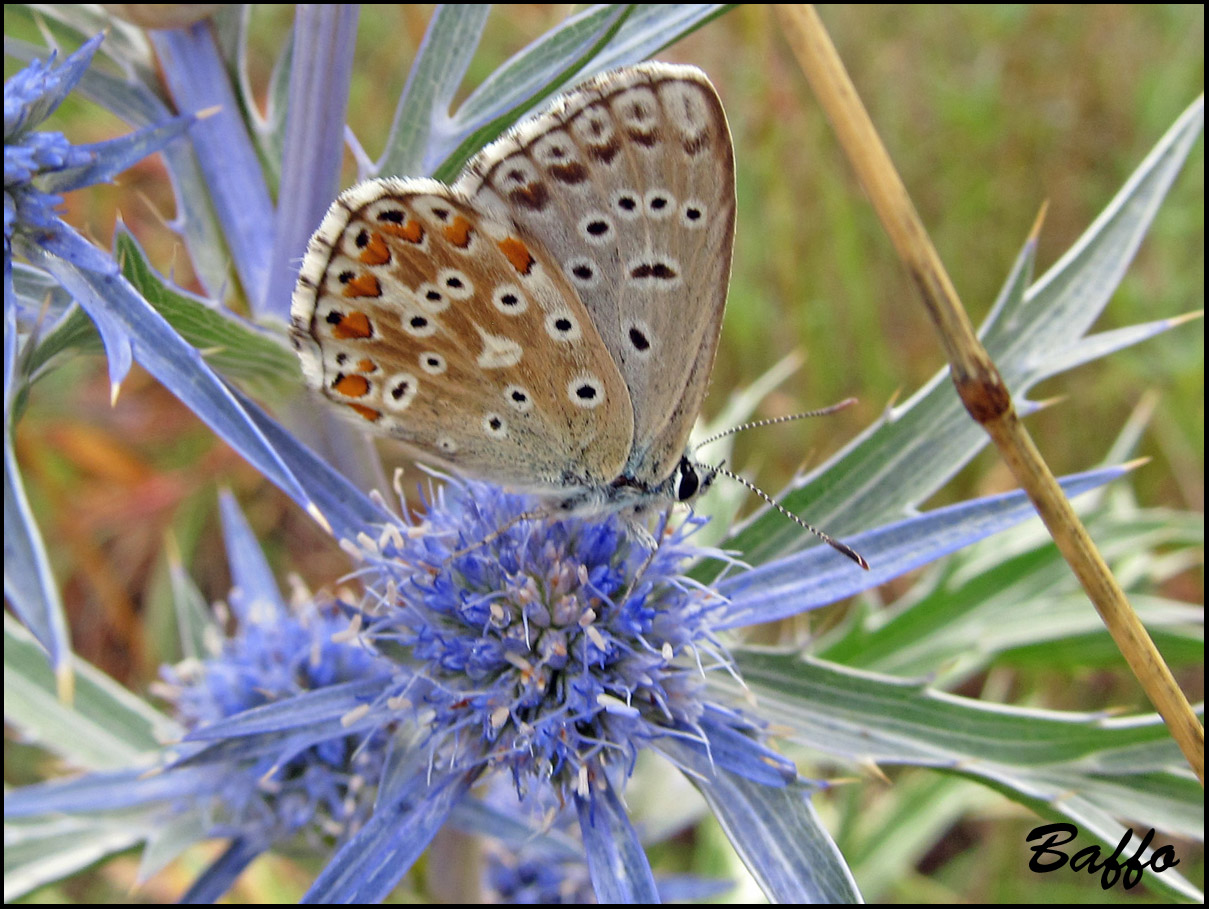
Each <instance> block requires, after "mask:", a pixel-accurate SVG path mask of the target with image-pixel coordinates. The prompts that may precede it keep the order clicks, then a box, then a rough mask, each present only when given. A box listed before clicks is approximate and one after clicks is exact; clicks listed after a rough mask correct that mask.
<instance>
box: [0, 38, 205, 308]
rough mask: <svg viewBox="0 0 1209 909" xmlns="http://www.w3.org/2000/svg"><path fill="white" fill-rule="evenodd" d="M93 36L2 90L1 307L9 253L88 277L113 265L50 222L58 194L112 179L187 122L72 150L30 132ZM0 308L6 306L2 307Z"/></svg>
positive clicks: (63, 91)
mask: <svg viewBox="0 0 1209 909" xmlns="http://www.w3.org/2000/svg"><path fill="white" fill-rule="evenodd" d="M104 37H105V36H104V35H96V36H95V37H93V38H91V39H90V40H88V41H87V42H85V43H84V44H83V45H82V46H81V47H80V49H79V50H77V51H76V52H75V53H73V54H71V55H70V56H68V57H67V58H66V59H65V60H64V61H63V62H62V64H60V65H58V66H55V59H56V56H57V54H56V53H53V52H52V53H51V55H50V57H49V59H47V60H45V61H42V60H35V61H33V62H32V63H30V65H29V66H28V67H26V68H25V69H23V70H22V71H21V72H19V73H17V74H16V75H15V76H13V77H12V78H11V79H9V80H8V81H7V82H5V83H4V272H5V299H6V301H7V300H10V299H12V293H11V280H12V279H11V272H12V257H13V253H14V251H19V252H21V253H23V254H24V255H25V256H26V258H29V259H30V260H31V261H37V262H38V264H43V265H44V264H45V263H44V262H43V261H42V259H43V257H42V256H41V255H39V254H38V252H37V250H39V248H40V249H41V250H43V251H45V252H46V253H50V254H51V255H52V256H55V257H60V258H63V259H66V260H67V261H69V262H71V263H73V264H75V265H77V266H79V267H80V268H84V269H87V270H89V271H93V272H99V273H102V274H116V272H117V264H116V263H115V262H114V261H113V259H111V258H110V257H109V256H107V255H105V254H104V253H102V252H101V251H100V250H98V249H96V247H94V246H93V245H92V244H91V243H89V242H88V241H87V240H85V239H84V238H83V237H81V236H80V235H79V234H78V233H77V232H76V231H75V229H74V228H72V227H71V226H70V225H68V224H67V223H66V222H64V221H63V220H62V219H61V218H60V217H59V215H58V209H59V206H60V205H62V203H63V198H62V196H61V195H59V193H63V192H68V191H70V190H73V189H80V188H81V187H85V186H90V185H92V184H94V183H100V182H103V181H106V180H111V179H113V177H114V176H116V175H117V174H118V173H120V172H121V171H123V170H125V169H126V168H127V167H129V166H130V165H131V164H133V163H134V162H136V161H138V160H139V159H140V158H143V157H145V156H146V155H149V154H151V153H152V152H154V151H156V150H158V149H159V148H161V147H162V146H163V145H165V144H166V143H167V142H169V141H171V140H172V139H173V138H175V137H176V136H177V135H179V134H180V133H181V132H183V131H184V130H185V129H186V128H187V127H188V126H189V125H190V124H191V123H192V122H193V119H194V118H193V117H176V118H173V119H171V120H168V121H166V122H165V123H162V124H157V125H156V126H152V127H148V128H146V129H142V130H138V131H136V132H134V133H131V134H129V135H127V136H123V137H121V138H119V139H112V140H110V141H108V142H100V143H96V144H93V145H84V146H75V145H72V144H71V143H70V142H69V141H68V140H67V138H66V137H65V136H64V135H63V134H62V133H59V132H43V131H36V128H37V127H38V126H39V125H40V124H41V123H42V122H43V121H44V120H45V119H46V118H47V117H49V116H50V115H51V114H52V113H53V112H54V111H55V109H56V108H57V107H58V106H59V105H60V104H61V103H62V102H63V99H64V98H66V97H67V95H68V94H69V93H70V92H71V91H72V89H74V88H75V87H76V84H77V83H78V82H79V81H80V79H81V78H83V76H84V73H85V71H86V70H87V69H88V67H89V64H91V62H92V58H93V55H94V54H95V53H96V51H97V48H98V47H100V45H101V42H102V41H103V40H104ZM6 305H7V304H6Z"/></svg>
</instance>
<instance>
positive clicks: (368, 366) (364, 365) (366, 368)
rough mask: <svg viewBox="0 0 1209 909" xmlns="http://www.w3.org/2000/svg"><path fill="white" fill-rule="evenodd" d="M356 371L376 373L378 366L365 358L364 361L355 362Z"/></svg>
mask: <svg viewBox="0 0 1209 909" xmlns="http://www.w3.org/2000/svg"><path fill="white" fill-rule="evenodd" d="M357 370H358V372H377V371H378V364H377V363H375V362H374V361H373V360H371V359H370V358H369V357H366V358H365V359H364V360H358V361H357Z"/></svg>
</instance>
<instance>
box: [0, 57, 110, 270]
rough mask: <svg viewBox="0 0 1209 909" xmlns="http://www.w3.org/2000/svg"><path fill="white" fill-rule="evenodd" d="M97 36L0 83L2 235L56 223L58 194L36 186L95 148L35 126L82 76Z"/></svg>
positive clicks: (82, 161) (89, 156)
mask: <svg viewBox="0 0 1209 909" xmlns="http://www.w3.org/2000/svg"><path fill="white" fill-rule="evenodd" d="M100 43H101V36H100V35H98V36H97V37H96V38H93V39H92V40H91V41H89V42H88V43H87V44H85V45H84V46H83V47H81V48H80V49H79V50H78V51H76V52H75V53H74V54H72V55H71V56H70V57H68V58H67V59H66V60H65V61H64V62H63V64H62V65H61V66H55V65H54V61H55V54H51V56H50V59H49V60H46V61H42V60H35V61H33V62H32V63H30V65H29V66H28V67H26V68H25V69H23V70H21V71H20V72H19V73H17V74H16V75H14V76H13V77H12V78H11V79H9V80H8V81H7V82H5V83H4V240H5V244H6V247H7V246H10V245H11V241H12V236H13V233H14V231H16V230H17V229H18V228H19V227H20V228H24V229H25V230H27V231H30V232H33V233H36V232H50V231H53V230H54V229H55V225H56V222H57V221H58V215H57V214H56V210H57V208H58V206H59V205H61V204H62V202H63V199H62V197H60V196H58V195H55V194H54V193H52V192H47V191H46V190H45V188H43V187H40V185H39V184H40V183H41V182H42V180H40V179H39V178H40V177H42V176H43V175H45V174H50V173H55V172H58V171H64V170H67V169H69V168H80V167H85V166H87V165H89V164H91V163H92V162H93V161H94V160H95V158H96V152H95V151H93V150H91V149H86V148H77V147H75V146H73V145H72V144H71V143H70V142H68V141H67V139H66V138H65V137H64V136H63V134H62V133H58V132H35V131H34V130H35V127H37V126H38V124H40V123H41V122H42V121H43V120H45V119H46V118H47V117H48V116H50V114H51V113H52V112H53V111H54V109H55V108H56V107H58V106H59V103H60V102H61V101H62V100H63V99H64V98H65V97H66V96H67V93H68V92H70V91H71V89H72V88H73V87H74V86H75V84H76V83H77V82H78V81H79V80H80V77H81V76H83V74H84V70H86V69H87V68H88V63H89V61H90V60H91V59H92V55H93V53H95V52H96V49H97V47H98V46H99V45H100Z"/></svg>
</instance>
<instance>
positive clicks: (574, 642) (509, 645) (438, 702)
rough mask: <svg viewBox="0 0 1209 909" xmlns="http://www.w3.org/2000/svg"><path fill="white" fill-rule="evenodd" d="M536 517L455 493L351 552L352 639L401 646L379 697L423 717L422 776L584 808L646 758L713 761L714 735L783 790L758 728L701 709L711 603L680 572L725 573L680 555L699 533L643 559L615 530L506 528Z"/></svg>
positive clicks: (639, 543) (722, 655) (501, 498)
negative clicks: (433, 772)
mask: <svg viewBox="0 0 1209 909" xmlns="http://www.w3.org/2000/svg"><path fill="white" fill-rule="evenodd" d="M534 507H535V502H534V501H533V500H531V499H529V498H526V497H524V496H519V495H513V494H509V493H506V492H504V491H503V490H501V489H499V488H497V487H494V486H489V485H486V484H482V483H475V482H469V481H459V480H450V481H449V482H448V483H447V485H446V486H445V487H444V489H443V490H442V491H441V492H439V493H438V494H437V498H436V501H435V502H434V504H433V505H432V507H430V508H428V510H427V512H426V516H425V520H424V522H423V523H422V524H420V525H413V526H410V527H407V528H404V530H400V529H399V528H396V527H392V526H390V525H386V526H385V527H384V530H383V532H382V534H381V535H380V539H379V541H378V542H377V543H376V544H373V545H365V544H366V543H368V542H369V541H363V544H362V548H361V553H360V554H361V557H362V559H363V562H364V567H363V569H362V571H361V577H362V581H363V582H364V583H366V585H367V588H368V591H369V592H368V594H367V600H366V614H367V625H366V628H365V630H364V635H365V637H366V638H367V639H368V640H370V641H371V642H373V643H374V644H375V645H376V646H378V647H380V648H381V649H383V650H384V651H385V652H390V648H391V647H396V648H397V647H403V648H406V651H404V652H405V653H406V654H407V656H406V658H405V663H406V665H407V667H408V672H407V673H405V674H404V675H403V676H402V677H401V679H400V680H399V681H398V682H397V683H396V687H395V688H394V689H392V691H390V692H389V693H387V694H386V696H385V697H386V699H388V700H389V701H390V703H391V704H396V705H397V704H406V705H407V707H408V709H409V710H411V711H413V715H414V714H417V713H419V712H421V711H422V712H424V714H425V716H426V725H427V728H428V730H429V732H428V737H429V742H428V747H429V748H430V750H431V752H432V754H433V763H434V765H435V766H438V767H440V768H441V769H443V770H445V771H447V772H467V771H473V772H478V771H481V770H482V769H485V768H487V767H490V768H492V769H506V770H507V771H508V772H509V773H511V775H512V777H513V779H514V781H515V785H516V788H517V791H518V795H522V796H523V795H525V794H526V793H528V792H529V790H530V787H531V786H533V785H535V784H540V785H541V786H552V787H554V789H555V790H556V791H557V793H558V794H559V796H560V798H568V799H569V798H571V797H572V796H579V797H580V798H584V799H588V800H589V801H591V800H592V799H593V794H594V792H595V790H596V787H597V786H598V785H609V783H606V782H605V781H606V779H610V778H611V779H612V781H613V784H616V783H620V782H622V781H623V780H624V778H625V777H626V776H628V775H629V773H630V772H631V771H632V769H633V766H634V761H635V759H636V757H637V754H638V752H639V750H641V749H642V748H644V747H645V746H646V745H647V744H649V743H651V742H653V741H657V740H659V739H662V738H666V737H675V738H679V739H684V740H686V741H689V742H696V743H699V744H701V745H702V746H703V747H704V748H706V749H707V750H708V748H709V741H710V732H711V730H712V729H713V728H714V727H715V726H716V725H718V724H722V725H725V726H727V727H728V728H730V729H731V730H732V731H734V732H737V733H739V734H740V735H741V736H743V737H747V738H748V740H749V741H750V743H751V744H750V750H749V753H748V754H747V755H746V759H747V760H749V761H750V762H751V763H752V769H751V772H752V773H755V774H757V775H759V776H760V777H761V778H764V777H766V776H767V770H768V767H769V766H770V765H771V766H775V767H778V768H779V770H780V771H781V773H782V774H783V776H784V780H783V781H788V780H792V779H793V778H794V775H795V774H794V770H793V766H792V764H791V763H790V762H788V761H786V760H784V759H782V758H779V757H778V756H776V755H775V754H774V753H772V752H771V751H769V750H768V749H767V748H765V747H764V746H763V745H761V744H759V740H760V738H761V737H762V732H761V729H760V725H759V724H758V723H757V722H755V721H753V720H750V719H747V718H744V717H743V716H742V715H740V714H738V713H735V712H733V711H730V710H729V709H727V708H725V707H723V706H722V705H718V704H713V703H711V702H710V700H709V698H708V697H707V694H706V689H705V678H706V676H707V674H708V673H711V672H716V671H719V670H727V669H728V668H729V662H728V659H727V656H726V651H725V648H724V647H723V646H722V644H721V643H720V642H719V641H718V640H717V638H716V637H715V636H714V635H713V633H712V631H711V628H712V626H713V624H714V621H715V616H716V613H717V611H718V608H719V607H720V606H721V605H722V604H723V602H724V601H723V599H722V598H720V597H719V596H718V595H717V593H716V592H714V591H712V590H710V589H709V588H706V587H704V586H701V585H698V584H696V583H695V582H693V581H691V580H690V579H688V578H687V577H686V576H684V574H683V568H684V566H685V564H686V563H690V562H693V561H696V560H699V559H700V558H702V557H706V556H714V557H723V554H722V553H720V552H718V551H716V550H712V549H704V548H701V547H697V546H695V545H693V544H692V543H691V542H690V538H691V537H692V535H693V533H694V532H695V531H696V530H697V528H698V527H699V526H700V525H701V524H702V523H704V522H703V521H702V520H700V519H695V518H694V519H690V520H688V521H687V522H685V523H684V524H683V525H681V526H680V527H678V528H676V529H672V528H669V527H667V526H666V525H665V524H661V526H660V527H659V532H658V536H659V537H660V538H661V543H660V544H659V545H658V546H656V547H655V548H653V549H652V548H651V546H650V545H649V544H648V541H647V540H646V538H645V535H643V534H635V533H633V532H632V530H631V528H629V527H628V526H627V525H626V523H625V522H624V521H623V520H622V519H621V518H619V517H618V516H616V515H612V516H606V517H603V518H600V519H598V520H595V521H585V520H580V519H575V518H568V519H564V520H541V521H533V520H517V519H518V518H519V517H520V516H521V515H524V514H526V513H530V514H531V513H532V512H533V509H534ZM501 527H502V528H504V529H503V530H502V531H500V530H499V528H501Z"/></svg>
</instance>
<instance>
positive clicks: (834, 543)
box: [708, 404, 869, 571]
mask: <svg viewBox="0 0 1209 909" xmlns="http://www.w3.org/2000/svg"><path fill="white" fill-rule="evenodd" d="M835 406H836V407H839V406H840V405H838V404H837V405H835ZM844 406H847V405H846V404H845V405H844ZM829 409H830V408H829ZM708 469H709V470H713V471H716V472H717V473H720V474H722V475H723V476H724V477H730V478H731V479H732V480H734V481H735V482H736V483H738V484H739V485H740V486H744V487H746V488H747V489H749V490H751V491H752V492H754V493H755V494H756V495H758V496H759V497H760V498H761V499H763V500H764V501H765V502H767V503H768V504H769V505H771V506H772V507H773V508H775V509H776V510H777V511H779V512H781V514H783V515H785V517H787V518H789V520H791V521H793V522H794V523H795V524H797V525H798V526H799V527H801V528H803V529H805V530H809V531H810V532H811V533H813V534H814V535H815V536H816V537H818V538H819V539H820V540H822V541H823V542H824V543H826V544H827V545H828V546H830V547H831V548H832V549H834V550H836V551H837V552H840V553H843V554H844V555H846V556H848V558H850V559H852V561H854V562H856V564H858V565H860V566H861V568H863V569H865V571H868V570H869V563H868V562H866V561H865V557H864V556H863V555H861V554H860V553H859V552H857V551H856V550H855V549H853V548H852V547H851V546H849V545H847V544H846V543H841V542H840V541H839V540H837V539H836V538H835V537H833V536H831V535H829V534H826V533H823V531H821V530H819V529H818V528H817V527H811V526H810V525H809V524H807V523H806V522H805V521H803V520H802V519H801V518H799V517H798V516H797V515H796V514H794V513H793V512H791V511H787V510H786V509H785V508H783V507H782V506H781V504H780V503H779V502H774V501H773V499H772V496H770V495H769V494H768V493H766V492H765V491H764V490H763V489H761V488H760V487H759V486H757V485H755V484H754V483H751V482H749V481H747V480H745V479H743V478H742V477H741V476H739V475H738V474H737V473H735V472H734V471H733V470H728V469H727V468H725V467H721V466H719V467H709V468H708Z"/></svg>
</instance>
